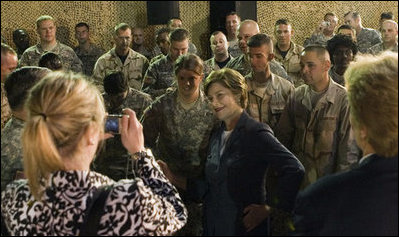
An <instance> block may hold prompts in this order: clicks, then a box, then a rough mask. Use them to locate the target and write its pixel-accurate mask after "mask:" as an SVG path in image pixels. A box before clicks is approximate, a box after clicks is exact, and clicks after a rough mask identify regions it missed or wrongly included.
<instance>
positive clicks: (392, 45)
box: [368, 20, 398, 55]
mask: <svg viewBox="0 0 399 237" xmlns="http://www.w3.org/2000/svg"><path fill="white" fill-rule="evenodd" d="M381 34H382V43H379V44H376V45H374V46H372V47H371V48H369V50H368V53H371V54H374V55H376V54H379V53H381V52H382V51H386V50H390V51H393V52H398V23H396V22H394V21H392V20H386V21H384V22H383V23H382V26H381Z"/></svg>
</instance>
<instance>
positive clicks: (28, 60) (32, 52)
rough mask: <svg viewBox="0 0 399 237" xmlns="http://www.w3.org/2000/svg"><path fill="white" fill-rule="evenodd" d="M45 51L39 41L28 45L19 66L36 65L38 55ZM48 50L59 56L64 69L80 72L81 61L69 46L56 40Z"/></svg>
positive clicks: (38, 58)
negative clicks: (54, 44)
mask: <svg viewBox="0 0 399 237" xmlns="http://www.w3.org/2000/svg"><path fill="white" fill-rule="evenodd" d="M46 52H47V51H44V50H43V49H42V46H41V44H40V43H39V44H37V45H34V46H31V47H29V48H28V49H26V50H25V52H24V53H23V54H22V57H21V60H19V67H23V66H38V65H39V60H40V57H41V56H42V55H43V54H44V53H46ZM50 52H53V53H55V54H58V55H59V56H60V58H61V60H62V66H63V69H64V70H72V71H74V72H82V61H80V59H79V58H78V56H77V55H76V53H75V51H73V49H72V48H71V47H69V46H66V45H65V44H62V43H60V42H58V41H57V45H56V46H55V47H54V48H53V49H52V50H51V51H50Z"/></svg>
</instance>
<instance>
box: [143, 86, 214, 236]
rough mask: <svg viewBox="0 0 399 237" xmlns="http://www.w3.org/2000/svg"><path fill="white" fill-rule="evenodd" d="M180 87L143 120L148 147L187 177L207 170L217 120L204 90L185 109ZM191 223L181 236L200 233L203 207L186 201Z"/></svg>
mask: <svg viewBox="0 0 399 237" xmlns="http://www.w3.org/2000/svg"><path fill="white" fill-rule="evenodd" d="M177 94H178V91H177V89H174V90H172V91H168V92H167V93H165V94H164V95H162V96H160V97H158V98H157V99H156V100H155V101H154V102H153V104H152V105H151V107H149V108H148V109H147V110H146V112H145V114H144V119H143V127H144V138H145V142H146V146H148V147H150V148H152V149H153V151H156V153H157V155H156V156H155V157H156V158H157V159H160V160H163V161H165V162H166V163H167V164H168V166H169V168H170V169H171V171H172V172H173V173H175V174H177V175H180V176H183V177H186V178H195V177H198V176H200V175H201V174H202V173H203V169H204V165H205V160H206V154H207V145H208V141H209V136H210V132H211V130H212V127H213V125H214V123H215V122H216V120H215V118H214V116H213V114H212V111H211V109H210V107H209V102H208V100H207V98H206V97H205V95H204V93H203V92H202V91H201V94H200V97H199V98H198V100H197V102H196V103H195V105H194V106H193V107H192V108H190V109H188V110H185V109H184V108H183V107H182V106H181V105H180V103H179V102H178V101H177ZM179 192H180V195H181V196H182V198H183V200H184V202H185V205H186V207H187V209H188V213H189V216H188V221H187V225H186V226H185V227H184V228H183V229H182V230H181V231H179V232H178V233H177V235H200V234H201V228H202V217H201V216H202V211H201V210H202V207H201V206H200V205H199V204H197V203H193V202H190V201H188V200H186V198H185V193H184V191H182V190H179Z"/></svg>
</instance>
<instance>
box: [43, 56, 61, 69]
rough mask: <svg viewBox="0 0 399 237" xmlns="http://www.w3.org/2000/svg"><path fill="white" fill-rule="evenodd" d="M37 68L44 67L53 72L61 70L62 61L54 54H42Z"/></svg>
mask: <svg viewBox="0 0 399 237" xmlns="http://www.w3.org/2000/svg"><path fill="white" fill-rule="evenodd" d="M39 67H46V68H48V69H51V70H53V71H57V70H61V69H62V68H63V63H62V59H61V57H60V56H59V55H58V54H56V53H53V52H47V53H44V54H43V55H42V56H41V57H40V59H39Z"/></svg>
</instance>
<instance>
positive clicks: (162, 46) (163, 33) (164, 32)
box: [150, 27, 170, 64]
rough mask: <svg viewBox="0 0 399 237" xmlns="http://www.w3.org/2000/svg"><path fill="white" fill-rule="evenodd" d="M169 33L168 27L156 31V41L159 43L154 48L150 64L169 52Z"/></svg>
mask: <svg viewBox="0 0 399 237" xmlns="http://www.w3.org/2000/svg"><path fill="white" fill-rule="evenodd" d="M169 33H170V30H169V28H166V27H164V28H161V29H159V30H157V32H156V33H155V42H156V43H157V46H155V48H154V49H153V50H152V59H151V61H150V64H152V63H153V62H155V61H156V60H158V59H160V58H162V56H164V55H167V54H168V53H169V48H170V40H169Z"/></svg>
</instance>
